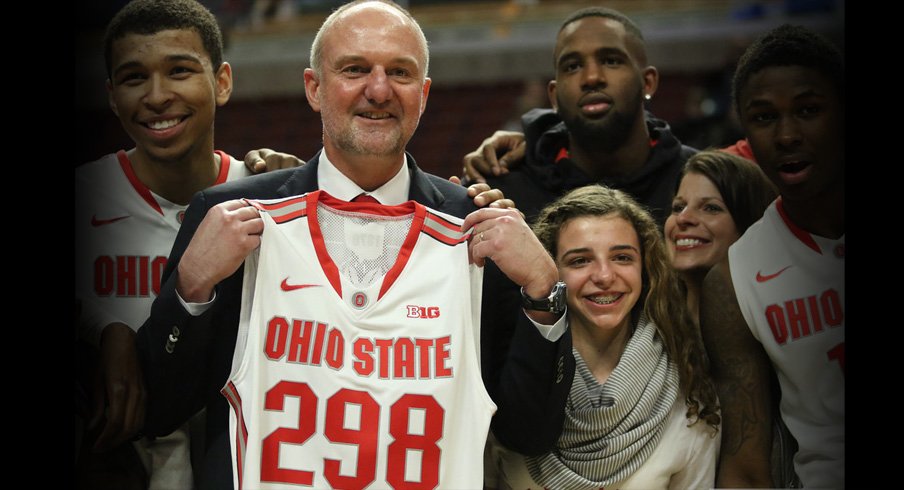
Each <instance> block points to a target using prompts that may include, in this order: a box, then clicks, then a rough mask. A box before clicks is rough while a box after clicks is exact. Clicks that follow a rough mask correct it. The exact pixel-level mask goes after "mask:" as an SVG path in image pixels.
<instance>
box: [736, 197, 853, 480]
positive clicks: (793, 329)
mask: <svg viewBox="0 0 904 490" xmlns="http://www.w3.org/2000/svg"><path fill="white" fill-rule="evenodd" d="M728 257H729V263H730V266H731V267H730V268H731V277H732V282H733V284H734V288H735V292H736V295H737V298H738V303H739V304H740V307H741V312H742V313H743V315H744V319H745V320H746V321H747V324H748V326H749V327H750V330H751V332H752V333H753V335H754V337H756V338H757V340H759V341H760V343H762V344H763V347H764V348H765V350H766V353H767V354H768V355H769V358H770V359H771V360H772V365H773V366H774V368H775V371H776V374H777V375H778V380H779V383H780V384H781V389H782V399H781V405H780V408H781V412H782V418H783V419H784V421H785V424H786V425H787V426H788V429H789V430H790V431H791V434H792V435H794V437H795V438H796V439H797V442H798V445H799V447H800V449H799V450H798V452H797V454H796V455H795V456H794V467H795V470H796V471H797V474H798V476H800V478H801V481H802V482H803V483H804V485H805V486H806V487H807V488H834V487H839V486H843V485H844V236H842V237H841V238H839V239H837V240H831V239H827V238H823V237H819V236H815V235H811V234H810V233H808V232H806V231H804V230H802V229H800V228H798V227H797V226H796V225H794V223H792V222H791V221H790V219H788V217H787V215H786V214H785V213H784V210H783V209H782V201H781V198H779V199H778V200H776V201H775V202H774V203H773V204H772V205H771V206H769V208H768V209H767V210H766V213H765V215H764V216H763V218H762V219H761V220H760V221H758V222H756V223H754V224H753V225H752V226H751V227H750V228H749V229H748V230H747V232H746V233H744V236H742V237H741V239H740V240H738V241H737V242H735V243H734V244H733V245H732V246H731V247H730V248H729V251H728Z"/></svg>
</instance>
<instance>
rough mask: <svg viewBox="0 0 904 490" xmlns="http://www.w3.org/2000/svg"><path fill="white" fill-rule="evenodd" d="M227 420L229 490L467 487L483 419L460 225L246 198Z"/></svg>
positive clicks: (474, 302)
mask: <svg viewBox="0 0 904 490" xmlns="http://www.w3.org/2000/svg"><path fill="white" fill-rule="evenodd" d="M249 202H250V203H252V204H253V205H255V206H256V207H258V208H259V209H260V210H261V217H262V218H263V220H264V231H263V234H262V236H261V246H260V248H259V249H257V250H255V251H254V252H252V254H250V255H249V257H248V258H247V259H246V260H245V276H244V286H243V297H242V312H241V319H240V322H239V332H238V337H237V340H236V348H235V355H234V357H233V366H232V372H231V374H230V377H229V381H228V382H227V383H226V386H224V388H223V394H224V395H225V396H226V398H227V399H228V400H229V402H230V404H231V405H232V408H233V410H232V411H231V412H230V429H231V431H232V432H231V434H232V437H233V439H232V455H233V458H234V460H233V470H234V471H233V478H234V482H235V486H236V488H237V489H245V490H249V489H296V490H297V489H298V488H307V487H313V488H372V489H376V488H412V489H420V488H451V489H470V488H481V484H482V482H483V448H484V443H485V441H486V437H487V431H488V428H489V422H490V417H491V416H492V414H493V413H494V412H495V410H496V406H495V404H494V403H493V402H492V400H491V399H490V397H489V395H488V394H487V392H486V390H485V388H484V386H483V382H482V379H481V375H480V367H479V365H478V361H479V327H480V297H481V279H482V269H481V268H479V267H476V266H473V265H469V264H468V245H467V238H468V235H467V234H463V233H461V231H460V225H461V223H462V220H460V219H458V218H455V217H452V216H448V215H445V214H442V213H439V212H437V211H434V210H431V209H428V208H426V207H424V206H423V205H421V204H418V203H415V202H413V201H408V202H406V203H404V204H402V205H399V206H381V205H379V204H372V203H347V202H344V201H340V200H338V199H335V198H333V197H332V196H330V195H328V194H326V193H324V192H323V191H316V192H311V193H308V194H305V195H301V196H296V197H292V198H286V199H279V200H265V201H249Z"/></svg>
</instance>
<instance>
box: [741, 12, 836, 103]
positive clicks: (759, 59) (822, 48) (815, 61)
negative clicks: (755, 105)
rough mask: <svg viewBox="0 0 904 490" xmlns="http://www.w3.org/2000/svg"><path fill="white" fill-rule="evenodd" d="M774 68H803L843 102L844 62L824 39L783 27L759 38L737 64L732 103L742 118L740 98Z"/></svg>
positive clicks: (793, 27)
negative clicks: (749, 85) (753, 81)
mask: <svg viewBox="0 0 904 490" xmlns="http://www.w3.org/2000/svg"><path fill="white" fill-rule="evenodd" d="M773 66H803V67H807V68H812V69H814V70H816V71H817V72H819V73H821V74H822V75H824V76H825V77H826V78H827V79H828V80H829V81H830V82H831V83H832V84H834V86H835V89H836V90H837V92H838V97H839V99H841V100H844V58H843V56H842V54H841V51H840V50H839V49H838V48H837V47H836V46H835V45H834V44H832V43H831V42H830V41H829V40H828V39H826V38H825V37H823V36H822V35H820V34H818V33H816V32H814V31H811V30H810V29H807V28H805V27H803V26H794V25H790V24H783V25H780V26H778V27H776V28H774V29H772V30H770V31H769V32H767V33H765V34H763V35H762V36H760V37H759V38H757V39H756V40H755V41H753V43H751V44H750V46H748V48H747V50H746V51H744V54H742V55H741V58H740V59H739V60H738V66H737V68H736V69H735V74H734V79H733V80H732V90H731V92H732V99H734V102H735V110H736V111H737V112H738V115H740V114H741V108H740V104H739V102H740V100H739V98H740V96H741V92H742V91H743V90H744V89H745V88H746V87H747V83H748V82H749V81H750V78H751V77H752V76H753V75H754V74H756V73H758V72H760V71H762V70H764V69H766V68H770V67H773Z"/></svg>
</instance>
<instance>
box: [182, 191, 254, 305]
mask: <svg viewBox="0 0 904 490" xmlns="http://www.w3.org/2000/svg"><path fill="white" fill-rule="evenodd" d="M263 231H264V221H263V220H262V219H261V216H260V212H259V211H258V210H257V209H256V208H254V207H253V206H251V205H249V204H248V203H246V202H245V201H243V200H241V199H235V200H232V201H226V202H222V203H220V204H217V205H216V206H214V207H212V208H210V210H209V211H208V212H207V215H206V216H204V219H203V220H202V221H201V224H200V225H199V226H198V230H197V231H196V232H195V235H194V237H192V240H191V243H189V244H188V248H186V249H185V254H184V255H183V256H182V260H180V261H179V266H178V270H179V279H178V282H177V284H176V291H177V292H178V293H179V296H181V297H182V299H184V300H185V301H187V302H189V303H205V302H207V301H210V298H211V296H212V294H213V288H214V286H216V285H217V283H219V282H220V281H222V280H223V279H226V278H227V277H229V276H230V275H232V273H234V272H235V271H236V270H238V268H239V266H240V265H242V262H243V261H244V260H245V257H247V256H248V254H249V253H250V252H251V251H252V250H254V249H255V248H257V247H258V246H260V244H261V237H260V235H261V233H263Z"/></svg>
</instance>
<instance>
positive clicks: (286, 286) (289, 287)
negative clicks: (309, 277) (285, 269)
mask: <svg viewBox="0 0 904 490" xmlns="http://www.w3.org/2000/svg"><path fill="white" fill-rule="evenodd" d="M279 287H280V289H282V290H283V291H295V290H296V289H305V288H319V287H320V284H289V278H288V277H287V278H285V279H283V280H282V283H281V284H280V285H279Z"/></svg>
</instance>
